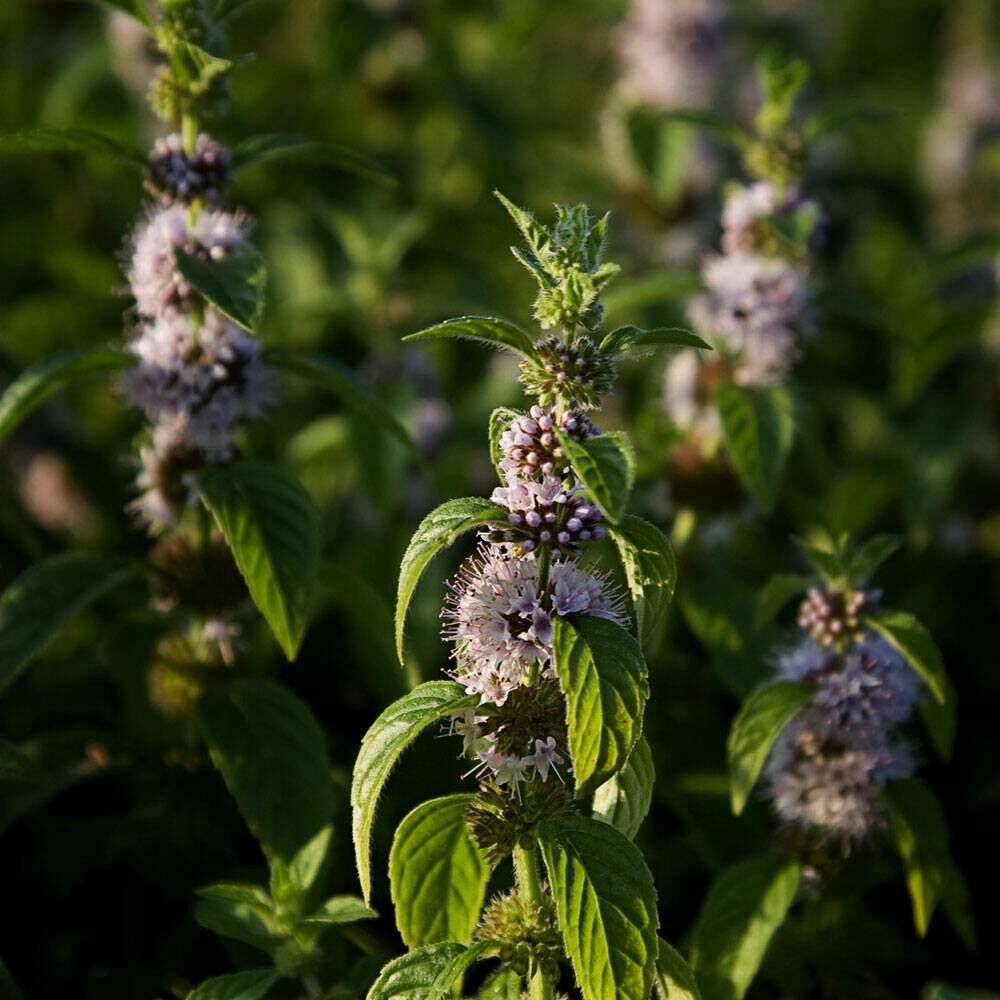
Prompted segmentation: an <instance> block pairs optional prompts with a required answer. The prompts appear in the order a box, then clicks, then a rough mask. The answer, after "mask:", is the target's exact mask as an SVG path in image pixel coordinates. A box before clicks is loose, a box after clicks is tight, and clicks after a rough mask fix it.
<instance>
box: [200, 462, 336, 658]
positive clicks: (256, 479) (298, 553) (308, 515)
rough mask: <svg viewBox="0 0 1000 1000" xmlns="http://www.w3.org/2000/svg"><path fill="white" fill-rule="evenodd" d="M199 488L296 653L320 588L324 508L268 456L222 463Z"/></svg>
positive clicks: (283, 640)
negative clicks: (318, 507) (264, 459)
mask: <svg viewBox="0 0 1000 1000" xmlns="http://www.w3.org/2000/svg"><path fill="white" fill-rule="evenodd" d="M198 492H199V494H200V496H201V499H202V501H203V502H204V504H205V506H206V507H207V508H208V509H209V511H211V513H212V515H213V517H214V518H215V522H216V524H217V525H218V526H219V529H220V530H221V531H222V534H223V536H224V537H225V539H226V544H227V545H228V546H229V548H230V550H231V551H232V553H233V557H234V559H235V560H236V565H237V566H238V567H239V570H240V573H242V575H243V578H244V580H246V583H247V587H248V588H249V590H250V596H251V597H252V598H253V600H254V604H256V605H257V607H258V608H259V609H260V612H261V614H262V615H263V616H264V618H265V619H266V620H267V623H268V625H270V626H271V631H272V632H273V633H274V636H275V638H276V639H277V640H278V643H279V644H280V645H281V648H282V649H283V650H284V652H285V655H286V656H287V657H288V659H289V660H294V659H295V656H296V654H297V653H298V649H299V646H300V645H301V643H302V638H303V636H304V635H305V630H306V623H307V620H308V617H309V611H310V608H311V606H312V600H313V595H314V592H315V589H316V575H317V570H318V567H319V546H320V526H319V520H320V519H319V511H317V510H316V506H315V504H313V502H312V500H311V499H310V497H309V494H308V493H306V491H305V490H304V489H303V488H302V486H301V485H300V484H299V482H298V480H297V479H295V477H294V476H292V475H291V474H290V473H288V472H287V471H286V470H285V469H283V468H282V467H281V466H278V465H271V464H268V463H264V462H249V461H245V462H233V463H231V464H228V465H217V466H214V467H213V468H211V469H209V470H208V471H207V472H205V473H203V474H202V475H201V476H200V477H199V479H198Z"/></svg>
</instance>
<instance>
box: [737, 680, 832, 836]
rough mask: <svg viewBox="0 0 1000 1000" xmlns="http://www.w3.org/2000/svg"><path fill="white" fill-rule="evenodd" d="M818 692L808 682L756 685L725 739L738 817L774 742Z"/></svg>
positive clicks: (780, 682)
mask: <svg viewBox="0 0 1000 1000" xmlns="http://www.w3.org/2000/svg"><path fill="white" fill-rule="evenodd" d="M815 693H816V691H815V688H813V687H811V686H810V685H808V684H793V683H792V682H790V681H779V682H778V683H776V684H768V685H766V686H765V687H759V688H757V690H756V691H754V692H752V693H751V695H750V697H749V698H747V700H746V701H745V702H744V703H743V705H742V707H741V708H740V710H739V713H738V714H737V716H736V718H735V719H734V720H733V725H732V728H731V729H730V730H729V739H728V740H727V741H726V756H727V758H728V763H729V801H730V803H731V805H732V807H733V812H734V813H735V814H736V815H737V816H738V815H739V814H740V813H741V812H743V807H744V806H745V805H746V804H747V799H748V798H749V797H750V792H751V791H753V786H754V785H755V784H757V779H758V778H759V777H760V772H761V771H762V770H763V768H764V764H765V763H766V762H767V757H768V754H769V753H770V752H771V747H772V746H773V745H774V741H775V740H776V739H777V738H778V737H779V736H780V735H781V733H782V730H784V728H785V726H787V725H788V723H789V722H791V721H792V719H794V718H795V716H796V715H798V713H799V712H800V711H801V710H802V709H803V708H804V707H805V706H806V705H807V704H808V703H809V702H810V701H811V700H812V698H813V695H815Z"/></svg>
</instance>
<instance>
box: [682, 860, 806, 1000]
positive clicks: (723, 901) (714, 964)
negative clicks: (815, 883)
mask: <svg viewBox="0 0 1000 1000" xmlns="http://www.w3.org/2000/svg"><path fill="white" fill-rule="evenodd" d="M798 886H799V865H798V863H797V862H795V861H789V862H785V861H779V860H775V859H773V858H770V857H762V858H751V859H750V860H749V861H741V862H740V863H739V864H737V865H734V866H733V867H732V868H729V869H727V870H726V871H724V872H723V873H722V874H721V875H720V876H719V877H718V879H716V881H715V883H714V884H713V886H712V888H711V889H710V890H709V893H708V896H707V897H706V898H705V901H704V903H703V904H702V907H701V912H700V913H699V915H698V920H697V922H696V923H695V927H694V930H693V931H692V933H691V945H690V955H691V968H692V969H693V970H694V972H695V975H696V976H697V977H698V984H699V985H700V987H701V994H702V997H703V998H704V1000H742V998H743V996H744V995H745V994H746V992H747V990H748V989H749V988H750V984H751V983H752V982H753V980H754V977H755V976H756V975H757V971H758V969H759V968H760V965H761V962H762V961H763V960H764V955H765V953H766V952H767V948H768V945H770V943H771V938H773V937H774V934H775V932H776V931H777V929H778V928H779V927H780V926H781V924H782V923H783V922H784V919H785V916H786V914H787V913H788V910H789V908H790V907H791V905H792V903H793V901H794V900H795V893H796V891H797V890H798Z"/></svg>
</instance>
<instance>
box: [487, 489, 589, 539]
mask: <svg viewBox="0 0 1000 1000" xmlns="http://www.w3.org/2000/svg"><path fill="white" fill-rule="evenodd" d="M508 482H509V483H510V485H509V486H498V487H497V488H496V489H495V490H494V491H493V495H492V497H491V498H490V499H492V500H493V502H494V503H495V504H498V505H499V506H501V507H506V508H507V510H508V511H510V513H509V514H508V516H507V520H508V524H507V525H506V526H505V527H504V528H502V529H501V528H496V529H493V530H492V531H491V532H490V533H489V535H488V538H489V540H490V541H493V542H506V543H510V544H512V545H515V546H517V547H518V548H519V550H520V551H521V552H525V553H529V552H534V551H535V550H536V549H537V548H538V547H539V546H540V545H545V544H549V545H551V546H553V550H554V552H555V553H556V554H562V553H563V552H567V551H570V550H572V549H573V548H574V547H575V546H576V545H578V544H579V543H581V542H589V541H592V540H596V539H599V538H603V537H604V534H605V531H604V528H603V526H602V525H601V524H600V523H599V522H600V521H601V519H602V517H603V515H602V514H601V511H600V510H599V509H598V508H597V507H596V506H595V505H594V504H592V503H588V502H587V501H586V500H585V499H584V498H583V496H581V494H580V492H579V487H578V486H576V485H574V486H570V487H567V486H566V485H565V480H563V479H559V478H557V477H556V476H543V478H542V479H541V481H536V480H532V479H529V480H526V481H522V480H520V479H518V478H517V477H516V476H515V475H513V474H511V475H509V476H508Z"/></svg>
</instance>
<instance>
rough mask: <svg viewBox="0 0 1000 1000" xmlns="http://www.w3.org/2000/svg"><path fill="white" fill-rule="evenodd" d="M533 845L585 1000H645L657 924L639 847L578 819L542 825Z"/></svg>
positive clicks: (650, 881)
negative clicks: (538, 849)
mask: <svg viewBox="0 0 1000 1000" xmlns="http://www.w3.org/2000/svg"><path fill="white" fill-rule="evenodd" d="M538 843H539V846H540V847H541V849H542V856H543V857H544V858H545V867H546V869H547V870H548V873H549V882H550V884H551V886H552V896H553V898H554V899H555V903H556V911H557V913H558V916H559V927H560V928H561V930H562V935H563V942H564V943H565V946H566V953H567V954H568V955H569V958H570V960H571V961H572V963H573V971H574V972H575V973H576V981H577V983H578V985H579V986H580V990H581V991H582V993H583V996H584V1000H648V997H649V994H650V990H651V989H652V986H653V975H654V971H655V966H656V952H657V943H656V928H657V925H658V923H659V920H658V918H657V914H656V889H655V888H654V887H653V877H652V875H650V873H649V869H648V868H647V867H646V862H645V861H644V860H643V858H642V854H641V853H640V852H639V850H638V848H637V847H636V846H635V845H634V844H633V843H632V842H631V841H630V840H628V839H627V838H626V837H625V836H623V835H622V834H621V833H619V832H618V831H617V830H615V829H614V827H611V826H608V825H607V824H606V823H600V822H598V821H597V820H593V819H587V818H586V817H583V816H567V817H560V818H558V819H549V820H546V821H545V822H543V823H542V824H541V825H540V826H539V827H538Z"/></svg>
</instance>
